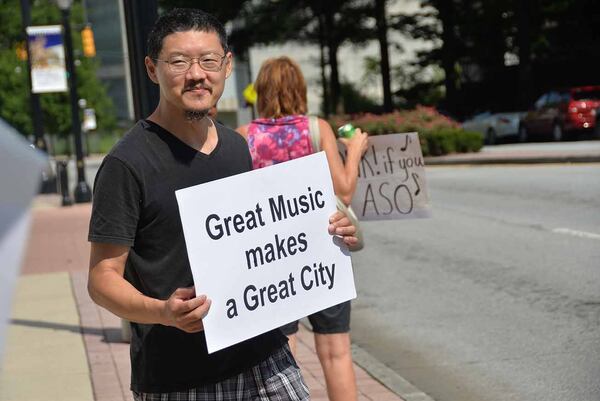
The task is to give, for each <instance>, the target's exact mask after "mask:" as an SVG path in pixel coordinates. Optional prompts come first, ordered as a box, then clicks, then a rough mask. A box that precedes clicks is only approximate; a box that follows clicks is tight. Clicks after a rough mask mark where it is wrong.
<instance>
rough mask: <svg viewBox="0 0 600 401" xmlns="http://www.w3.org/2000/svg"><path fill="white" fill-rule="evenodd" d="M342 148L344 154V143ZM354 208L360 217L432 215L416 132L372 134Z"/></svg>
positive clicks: (359, 179)
mask: <svg viewBox="0 0 600 401" xmlns="http://www.w3.org/2000/svg"><path fill="white" fill-rule="evenodd" d="M340 149H341V153H342V157H344V148H343V145H341V146H340ZM352 209H353V210H354V213H356V216H357V217H358V219H359V220H392V219H407V218H422V217H430V216H431V209H430V202H429V192H428V190H427V181H426V179H425V163H424V161H423V154H422V152H421V144H420V143H419V136H418V134H417V133H416V132H412V133H407V134H389V135H378V136H371V137H369V147H368V150H367V152H366V153H365V154H364V156H363V157H362V159H361V162H360V166H359V177H358V182H357V184H356V191H355V192H354V197H353V198H352Z"/></svg>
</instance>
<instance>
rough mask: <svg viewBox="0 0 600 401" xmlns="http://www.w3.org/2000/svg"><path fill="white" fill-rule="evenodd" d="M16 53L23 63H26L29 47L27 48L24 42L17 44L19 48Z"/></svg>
mask: <svg viewBox="0 0 600 401" xmlns="http://www.w3.org/2000/svg"><path fill="white" fill-rule="evenodd" d="M15 52H16V53H17V58H18V59H19V60H21V61H26V60H27V47H26V46H25V43H24V42H19V43H18V44H17V48H16V49H15Z"/></svg>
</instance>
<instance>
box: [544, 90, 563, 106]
mask: <svg viewBox="0 0 600 401" xmlns="http://www.w3.org/2000/svg"><path fill="white" fill-rule="evenodd" d="M547 102H548V104H551V105H555V104H558V103H560V94H559V93H558V92H550V93H549V94H548V101H547Z"/></svg>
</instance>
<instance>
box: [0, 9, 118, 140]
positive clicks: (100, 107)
mask: <svg viewBox="0 0 600 401" xmlns="http://www.w3.org/2000/svg"><path fill="white" fill-rule="evenodd" d="M31 20H32V25H34V26H35V25H58V24H60V22H61V18H60V11H59V9H58V7H57V6H56V5H55V4H54V2H51V1H49V0H35V1H32V2H31ZM82 22H83V10H82V7H81V3H79V2H75V3H74V4H73V7H72V10H71V24H72V25H71V26H72V33H73V36H72V39H73V46H74V53H75V58H76V59H78V60H79V65H78V66H77V67H76V72H77V91H78V95H79V97H80V98H84V99H86V100H87V104H88V105H87V107H92V108H95V109H96V116H97V119H98V129H99V130H104V131H110V130H112V129H114V128H115V126H116V117H115V113H114V106H113V104H112V101H111V100H110V98H109V97H108V95H107V93H106V88H105V87H104V85H103V84H102V83H101V82H100V80H99V79H98V78H97V76H96V70H97V68H98V61H97V60H95V59H87V58H83V57H81V36H80V35H79V27H80V26H81V24H82ZM23 35H24V34H23V27H22V24H21V9H20V3H19V1H17V0H2V1H1V2H0V43H2V46H1V47H2V48H3V50H1V51H0V74H1V76H2V77H3V79H2V80H0V116H1V117H2V118H4V119H5V120H6V121H8V122H9V123H10V124H11V125H13V126H14V127H15V128H16V129H17V130H18V131H20V132H21V133H22V134H23V135H26V136H29V135H32V134H33V124H32V121H31V108H30V99H29V96H30V95H29V92H30V88H29V76H28V75H29V74H28V72H27V64H26V62H24V61H20V60H18V59H17V57H16V47H17V45H18V44H19V43H22V42H23V41H24V36H23ZM4 49H6V50H4ZM39 97H40V102H41V106H42V111H43V123H44V130H45V132H46V133H48V134H57V135H61V136H66V135H69V133H70V132H71V109H70V101H69V95H68V93H44V94H40V95H39Z"/></svg>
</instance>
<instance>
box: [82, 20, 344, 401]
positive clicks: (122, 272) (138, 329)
mask: <svg viewBox="0 0 600 401" xmlns="http://www.w3.org/2000/svg"><path fill="white" fill-rule="evenodd" d="M145 63H146V68H147V71H148V75H149V77H150V79H152V80H153V81H154V82H155V83H157V84H158V85H159V87H160V102H159V105H158V107H157V109H156V110H155V111H154V112H153V113H152V114H151V115H150V116H149V117H148V119H146V120H142V121H139V122H138V123H137V124H136V125H135V126H134V127H133V128H132V129H131V130H130V131H129V132H128V133H127V135H126V136H125V137H124V138H123V139H122V140H121V141H120V142H119V143H118V144H117V145H116V146H115V147H114V148H113V150H112V151H111V152H110V153H109V154H108V155H107V156H106V158H105V159H104V161H103V163H102V166H101V167H100V170H99V171H98V175H97V177H96V183H95V186H94V205H93V211H92V218H91V222H90V233H89V240H90V241H91V242H92V247H91V257H90V274H89V282H88V288H89V292H90V295H91V297H92V298H93V299H94V301H95V302H97V303H98V304H99V305H101V306H103V307H105V308H107V309H109V310H110V311H112V312H113V313H115V314H117V315H118V316H120V317H122V318H124V319H127V320H129V321H131V322H133V323H132V339H131V366H132V379H131V389H132V391H133V392H134V398H135V399H136V400H155V399H156V400H158V399H160V400H166V399H178V400H255V399H256V400H258V399H260V400H265V399H277V400H306V399H308V391H307V388H306V386H305V384H304V382H303V380H302V377H301V375H300V372H299V369H298V367H297V365H296V364H295V362H294V360H293V357H292V356H291V354H290V353H289V349H288V347H287V345H286V344H285V337H284V336H283V335H282V334H281V333H280V332H279V331H278V330H272V331H269V332H267V333H263V334H259V335H257V336H255V337H253V338H251V339H248V340H246V341H244V342H241V343H239V344H236V345H233V346H231V347H228V348H225V349H223V350H220V351H217V352H215V353H212V354H210V355H209V354H208V350H207V346H206V341H205V335H204V331H203V330H204V326H203V319H204V318H205V317H206V316H207V314H209V309H210V306H211V301H210V299H208V298H207V295H204V294H202V295H201V294H196V291H195V289H194V287H192V285H193V280H192V273H191V270H190V263H189V260H188V256H187V254H186V244H185V241H184V235H183V230H182V223H181V220H180V218H179V210H178V206H177V200H176V197H175V191H176V190H179V189H183V188H187V187H191V186H194V185H198V184H202V183H206V182H210V181H214V180H218V179H221V178H225V177H229V176H233V175H236V174H239V173H243V172H247V171H249V170H251V167H252V165H251V160H250V154H249V152H248V148H247V146H246V143H245V141H244V140H243V138H241V137H240V136H239V135H238V134H236V133H235V132H234V131H232V130H230V129H228V128H225V127H224V126H222V125H220V124H217V123H215V122H213V121H212V120H211V119H210V118H208V117H207V114H208V111H209V109H210V108H211V107H212V106H214V105H215V104H216V103H217V101H218V100H219V97H220V96H221V94H222V93H223V87H224V84H225V79H226V78H227V77H228V76H229V75H230V73H231V70H232V54H231V52H229V51H228V47H227V38H226V34H225V30H224V29H223V26H222V25H221V24H220V23H219V22H218V21H217V20H216V19H215V18H214V17H212V16H211V15H209V14H206V13H204V12H202V11H199V10H191V9H187V10H181V9H179V10H173V11H171V12H169V13H167V14H165V15H163V16H162V17H161V18H159V20H158V21H157V22H156V24H155V26H154V28H153V30H152V32H151V33H150V36H149V39H148V56H147V57H146V60H145ZM214 203H215V204H218V203H219V199H214ZM203 207H207V205H202V204H200V205H198V208H203ZM323 229H324V228H323ZM329 233H330V234H336V235H339V236H342V237H343V241H344V242H345V243H346V244H348V245H351V244H353V243H355V242H356V238H355V237H354V236H353V233H354V227H352V226H351V225H350V223H349V221H348V219H346V218H345V217H344V216H343V215H341V214H339V213H336V214H335V215H334V216H332V217H331V219H330V225H329ZM213 268H214V269H215V270H217V269H219V266H218V265H215V266H214V267H213ZM208 295H210V294H208Z"/></svg>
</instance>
